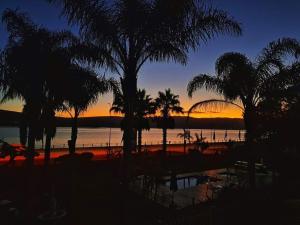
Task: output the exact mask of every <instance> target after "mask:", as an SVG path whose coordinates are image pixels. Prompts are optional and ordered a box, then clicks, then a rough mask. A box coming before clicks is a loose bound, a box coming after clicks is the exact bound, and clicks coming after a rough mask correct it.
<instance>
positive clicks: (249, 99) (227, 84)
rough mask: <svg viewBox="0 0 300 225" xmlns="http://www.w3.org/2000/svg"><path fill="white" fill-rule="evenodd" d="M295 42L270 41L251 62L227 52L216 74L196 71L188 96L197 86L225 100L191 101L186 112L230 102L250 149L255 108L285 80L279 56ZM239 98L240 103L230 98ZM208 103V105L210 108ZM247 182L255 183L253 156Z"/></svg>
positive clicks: (188, 88) (254, 136)
mask: <svg viewBox="0 0 300 225" xmlns="http://www.w3.org/2000/svg"><path fill="white" fill-rule="evenodd" d="M296 46H297V44H296V42H295V40H292V39H282V40H278V41H277V42H271V43H270V44H269V46H267V47H266V48H265V49H263V51H262V53H261V54H260V56H259V57H258V58H257V60H256V61H255V62H251V60H250V59H248V58H247V57H246V56H245V55H243V54H241V53H235V52H229V53H225V54H224V55H222V56H220V57H219V58H218V59H217V61H216V66H215V68H216V76H210V75H207V74H200V75H198V76H196V77H194V78H193V79H192V80H191V81H190V82H189V84H188V87H187V91H188V95H189V96H190V97H192V95H193V94H194V92H195V91H197V90H198V89H201V88H206V89H207V90H211V91H215V92H216V93H218V94H221V95H223V96H224V97H225V100H216V99H212V100H207V101H202V102H198V103H196V104H194V105H193V106H192V107H191V108H190V110H189V112H192V111H193V110H195V109H197V108H200V107H206V106H212V105H213V104H214V106H216V105H219V104H227V103H229V104H232V105H235V106H237V107H239V108H241V109H242V110H243V116H244V121H245V129H246V136H245V138H246V142H247V146H248V147H249V149H252V150H253V147H251V146H252V145H253V143H254V142H255V138H256V129H257V123H256V121H257V107H258V105H259V104H260V103H261V102H263V101H265V99H266V98H268V97H270V96H271V95H272V94H274V93H275V92H276V91H277V90H278V89H280V88H281V87H283V86H285V84H286V81H287V79H286V78H284V77H283V76H282V71H283V68H284V64H283V61H282V56H283V55H284V54H286V53H287V52H293V49H294V50H295V48H296ZM235 100H239V101H240V102H241V103H242V106H239V105H238V104H236V103H234V102H233V101H235ZM214 106H212V107H214ZM250 158H251V160H250V161H251V162H249V165H250V166H249V170H250V185H251V186H255V167H254V160H255V159H254V156H252V157H250Z"/></svg>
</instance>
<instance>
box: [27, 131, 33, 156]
mask: <svg viewBox="0 0 300 225" xmlns="http://www.w3.org/2000/svg"><path fill="white" fill-rule="evenodd" d="M34 149H35V128H34V125H30V126H29V132H28V148H27V153H28V158H32V159H33V155H34Z"/></svg>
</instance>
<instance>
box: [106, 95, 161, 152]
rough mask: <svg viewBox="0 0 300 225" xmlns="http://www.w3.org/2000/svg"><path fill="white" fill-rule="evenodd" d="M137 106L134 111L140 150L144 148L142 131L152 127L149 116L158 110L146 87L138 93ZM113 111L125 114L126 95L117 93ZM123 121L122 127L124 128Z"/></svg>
mask: <svg viewBox="0 0 300 225" xmlns="http://www.w3.org/2000/svg"><path fill="white" fill-rule="evenodd" d="M136 96H137V98H136V108H135V112H134V118H135V123H134V124H135V126H134V127H135V128H136V130H137V139H138V152H141V150H142V132H143V130H149V129H150V122H149V116H150V115H154V114H155V112H156V104H155V102H154V101H153V99H152V98H151V97H150V95H147V94H146V91H145V89H138V91H137V94H136ZM111 111H114V112H116V113H122V114H124V96H123V95H122V94H121V93H119V94H117V95H115V99H114V102H113V105H112V107H111ZM124 124H125V123H124V122H122V129H124V127H123V125H124Z"/></svg>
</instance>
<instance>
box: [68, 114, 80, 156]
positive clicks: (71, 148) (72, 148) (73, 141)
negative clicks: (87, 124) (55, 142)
mask: <svg viewBox="0 0 300 225" xmlns="http://www.w3.org/2000/svg"><path fill="white" fill-rule="evenodd" d="M77 133H78V113H77V112H75V116H74V118H73V124H72V131H71V141H70V146H69V153H70V154H74V153H75V149H76V140H77Z"/></svg>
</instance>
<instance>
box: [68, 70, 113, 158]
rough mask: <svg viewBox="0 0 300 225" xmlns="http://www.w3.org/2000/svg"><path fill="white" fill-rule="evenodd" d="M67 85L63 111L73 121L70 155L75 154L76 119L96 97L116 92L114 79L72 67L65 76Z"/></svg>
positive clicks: (95, 100) (94, 101)
mask: <svg viewBox="0 0 300 225" xmlns="http://www.w3.org/2000/svg"><path fill="white" fill-rule="evenodd" d="M66 79H67V80H66V82H67V83H68V84H69V85H68V86H66V87H65V89H64V100H65V101H64V102H65V106H66V107H65V110H66V111H67V112H68V113H69V114H70V116H71V118H72V119H73V122H72V131H71V139H70V141H69V152H70V154H73V153H75V149H76V140H77V134H78V118H79V116H80V115H81V114H82V113H83V112H85V111H86V110H87V109H88V107H89V106H90V105H92V104H94V103H96V102H97V100H98V97H99V96H100V95H103V94H105V93H108V92H110V91H113V90H116V88H117V83H116V82H115V80H114V79H112V78H111V79H106V78H105V77H104V76H98V75H97V74H96V73H95V72H93V71H91V70H89V69H85V68H82V67H80V66H78V65H73V66H72V68H70V70H69V74H68V76H66Z"/></svg>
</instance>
